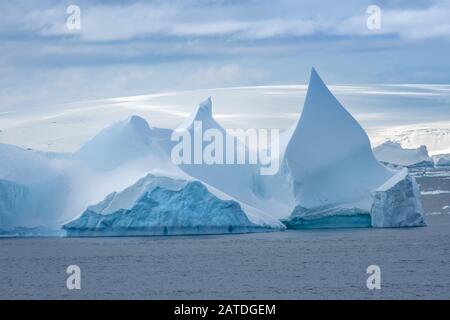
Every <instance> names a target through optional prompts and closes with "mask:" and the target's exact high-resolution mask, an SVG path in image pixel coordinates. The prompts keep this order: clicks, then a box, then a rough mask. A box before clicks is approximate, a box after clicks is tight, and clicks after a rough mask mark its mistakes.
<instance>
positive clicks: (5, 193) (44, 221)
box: [0, 144, 67, 228]
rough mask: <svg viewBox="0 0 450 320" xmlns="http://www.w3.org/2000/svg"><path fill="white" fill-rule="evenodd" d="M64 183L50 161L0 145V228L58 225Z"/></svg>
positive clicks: (38, 155) (65, 183) (17, 148)
mask: <svg viewBox="0 0 450 320" xmlns="http://www.w3.org/2000/svg"><path fill="white" fill-rule="evenodd" d="M66 199H67V181H66V179H65V176H64V175H63V174H62V173H61V172H60V171H59V170H58V167H57V166H55V165H54V164H53V163H52V161H51V159H49V158H47V157H45V156H44V155H42V154H39V153H37V152H35V151H34V150H28V149H23V148H20V147H16V146H12V145H7V144H0V228H14V227H17V226H21V227H35V226H40V225H52V226H54V225H57V222H56V220H57V216H58V215H59V213H60V211H61V210H62V208H63V206H64V204H65V201H66Z"/></svg>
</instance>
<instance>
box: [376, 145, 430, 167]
mask: <svg viewBox="0 0 450 320" xmlns="http://www.w3.org/2000/svg"><path fill="white" fill-rule="evenodd" d="M373 153H374V155H375V157H376V158H377V160H378V161H381V162H383V163H385V164H393V165H397V166H402V167H427V166H433V159H431V158H430V156H429V155H428V150H427V147H426V146H420V147H419V148H417V149H405V148H402V146H401V145H400V143H398V142H393V141H386V142H384V143H383V144H381V145H379V146H377V147H375V148H374V149H373Z"/></svg>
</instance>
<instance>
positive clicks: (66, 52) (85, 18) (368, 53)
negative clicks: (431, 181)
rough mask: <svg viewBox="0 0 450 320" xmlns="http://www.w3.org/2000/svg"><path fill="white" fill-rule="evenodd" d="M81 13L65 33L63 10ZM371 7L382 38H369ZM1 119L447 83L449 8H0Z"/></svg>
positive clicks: (362, 4)
mask: <svg viewBox="0 0 450 320" xmlns="http://www.w3.org/2000/svg"><path fill="white" fill-rule="evenodd" d="M72 4H75V5H77V6H78V7H79V8H80V22H81V23H80V29H79V30H70V29H69V28H68V27H67V19H68V18H70V14H68V13H67V12H66V10H67V8H68V7H69V6H70V5H72ZM369 5H377V6H378V7H379V8H380V10H381V11H380V28H379V29H369V28H368V27H367V19H368V18H370V13H367V8H368V6H369ZM0 12H2V15H1V17H0V116H1V113H2V112H7V111H8V110H19V109H23V108H39V107H43V106H48V105H56V104H61V103H69V102H75V101H84V100H91V99H106V98H114V97H122V96H132V95H140V94H149V93H156V92H171V91H180V90H196V89H208V88H224V87H239V86H261V85H288V84H306V83H307V79H308V76H309V72H310V69H311V67H312V66H314V67H315V68H316V69H317V70H318V71H319V73H320V74H321V76H322V77H323V78H324V80H325V81H326V82H327V83H328V84H359V85H360V84H405V83H406V84H411V83H415V84H450V59H449V58H448V57H449V53H450V1H443V0H441V1H420V0H419V1H402V0H394V1H364V0H355V1H353V0H348V1H317V0H315V1H308V0H306V1H296V0H290V1H289V0H281V1H276V2H275V1H269V0H258V1H256V0H239V1H238V0H229V1H225V0H218V1H213V0H198V1H193V0H182V1H181V0H179V1H170V0H164V1H119V0H110V1H98V0H90V1H86V0H77V1H52V0H40V1H33V0H23V1H20V0H18V1H6V0H0Z"/></svg>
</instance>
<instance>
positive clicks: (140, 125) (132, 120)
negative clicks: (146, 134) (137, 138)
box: [124, 115, 151, 130]
mask: <svg viewBox="0 0 450 320" xmlns="http://www.w3.org/2000/svg"><path fill="white" fill-rule="evenodd" d="M124 124H125V125H126V126H127V125H128V126H131V127H133V128H136V129H138V130H150V129H151V126H150V125H149V124H148V122H147V120H145V119H144V118H142V117H139V116H137V115H132V116H130V117H128V118H127V119H126V120H125V121H124Z"/></svg>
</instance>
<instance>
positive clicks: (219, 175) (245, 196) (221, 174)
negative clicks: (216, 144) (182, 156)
mask: <svg viewBox="0 0 450 320" xmlns="http://www.w3.org/2000/svg"><path fill="white" fill-rule="evenodd" d="M195 123H197V124H201V129H202V131H206V130H209V129H214V130H217V132H220V134H221V135H222V137H223V138H224V141H234V148H233V150H234V152H235V154H234V157H235V158H236V157H237V156H236V155H237V154H238V153H239V152H241V153H243V154H245V155H246V156H247V157H248V150H249V149H248V148H247V146H246V144H245V142H244V141H241V140H239V139H238V138H237V137H235V136H232V135H230V134H229V133H228V132H227V131H226V130H225V129H224V128H223V127H222V126H221V125H220V124H219V123H218V122H217V121H216V120H215V119H214V117H213V112H212V99H211V97H209V98H208V99H206V100H205V101H203V102H202V103H200V104H199V106H198V107H197V108H196V109H195V110H194V112H193V113H192V114H191V115H190V116H189V117H188V118H187V119H186V120H185V121H184V122H183V123H182V124H181V125H180V126H179V127H178V128H176V129H175V131H176V132H179V133H180V134H182V132H183V131H187V132H189V136H191V137H194V136H195V135H196V134H201V132H198V131H199V128H198V126H197V127H195ZM196 130H198V131H197V132H196ZM222 147H223V155H226V145H225V143H224V144H223V146H222ZM205 149H206V146H205V144H203V145H202V149H201V150H202V152H203V151H204V150H205ZM194 152H195V147H194V145H193V144H192V145H191V152H190V153H191V155H193V154H194ZM179 168H181V170H183V171H184V172H185V173H187V174H188V175H189V176H191V177H194V178H196V179H198V180H200V181H202V182H204V183H206V184H208V185H210V186H212V187H214V188H216V189H218V190H220V191H222V192H224V193H226V194H227V195H229V196H231V197H233V198H234V199H236V200H237V201H239V202H242V203H245V204H247V205H249V206H252V207H255V208H258V209H260V210H262V211H264V212H266V213H267V214H270V215H272V216H274V217H278V218H280V217H283V216H286V215H287V214H288V212H289V211H290V210H291V207H287V204H286V202H284V201H282V200H280V199H277V197H274V194H272V192H271V191H272V190H274V189H273V188H272V187H271V184H270V183H267V181H270V182H272V181H273V180H274V178H262V177H261V175H260V170H259V169H260V167H259V166H258V165H257V164H249V163H244V164H235V163H234V164H226V163H223V164H216V163H214V164H206V163H200V164H195V163H190V164H180V165H179ZM275 189H277V192H278V191H280V188H275Z"/></svg>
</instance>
